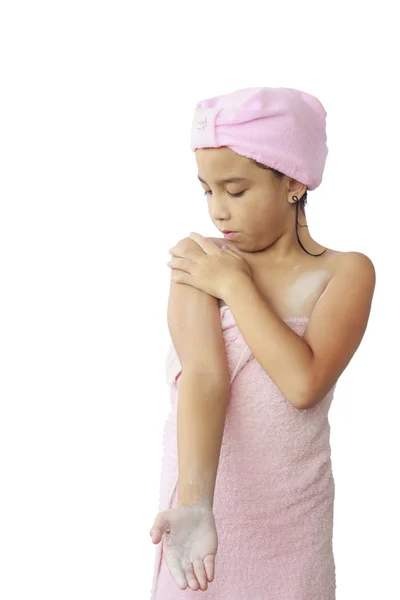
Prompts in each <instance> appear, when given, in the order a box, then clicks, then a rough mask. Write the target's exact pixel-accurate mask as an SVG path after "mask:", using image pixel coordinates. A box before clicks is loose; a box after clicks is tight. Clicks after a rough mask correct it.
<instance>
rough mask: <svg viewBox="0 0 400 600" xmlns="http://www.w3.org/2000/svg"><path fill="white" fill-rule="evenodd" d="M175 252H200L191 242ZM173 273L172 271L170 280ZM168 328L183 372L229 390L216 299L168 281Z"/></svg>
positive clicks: (185, 241) (174, 270) (188, 239)
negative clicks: (217, 382) (199, 375)
mask: <svg viewBox="0 0 400 600" xmlns="http://www.w3.org/2000/svg"><path fill="white" fill-rule="evenodd" d="M174 247H175V248H178V249H182V250H183V251H185V250H188V249H190V250H197V251H198V250H199V249H200V247H199V245H198V244H197V243H196V242H195V241H194V240H192V239H191V238H185V239H183V240H181V241H180V242H179V243H178V244H177V245H176V246H174ZM174 273H176V269H171V276H172V275H173V274H174ZM168 328H169V332H170V335H171V338H172V342H173V344H174V347H175V350H176V352H177V354H178V358H179V361H180V363H181V365H182V370H186V371H187V370H192V371H193V372H196V373H204V374H207V375H208V376H213V377H216V378H218V379H219V380H220V381H221V383H222V384H223V385H228V386H229V371H228V363H227V358H226V352H225V345H224V339H223V334H222V329H221V320H220V311H219V304H218V300H217V298H214V297H213V296H210V295H209V294H206V293H205V292H203V291H202V290H198V289H197V288H194V287H191V286H190V285H183V284H180V283H176V282H175V281H172V280H171V285H170V293H169V299H168Z"/></svg>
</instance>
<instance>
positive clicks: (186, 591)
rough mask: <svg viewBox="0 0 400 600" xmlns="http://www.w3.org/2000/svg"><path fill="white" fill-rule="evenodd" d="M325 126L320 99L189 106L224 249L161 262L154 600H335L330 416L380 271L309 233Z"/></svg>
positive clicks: (262, 98) (297, 94) (186, 246)
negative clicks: (163, 331)
mask: <svg viewBox="0 0 400 600" xmlns="http://www.w3.org/2000/svg"><path fill="white" fill-rule="evenodd" d="M325 127H326V111H325V109H324V108H323V106H322V104H321V103H320V102H319V101H318V100H317V98H315V97H314V96H311V95H310V94H307V93H305V92H301V91H299V90H295V89H288V88H248V89H243V90H238V91H236V92H233V93H231V94H226V95H223V96H220V97H216V98H210V99H207V100H204V101H202V102H200V103H199V104H198V105H197V106H196V111H195V116H194V120H193V127H192V138H191V148H192V150H194V151H195V152H196V161H197V167H198V178H199V180H200V182H201V185H202V186H203V189H204V193H205V195H206V196H207V199H208V210H209V214H210V217H211V219H212V221H213V223H214V224H215V225H216V227H217V228H218V229H219V230H220V231H221V232H222V233H224V237H225V240H224V239H222V238H216V239H207V238H205V237H203V236H201V235H199V234H198V233H194V234H191V235H190V236H189V237H188V238H186V239H184V240H181V241H180V242H179V243H178V244H177V245H176V246H175V247H174V248H173V249H171V250H170V252H171V254H172V259H171V261H170V262H169V263H168V265H169V267H170V268H171V269H172V270H171V275H172V282H171V289H170V298H169V305H168V325H169V330H170V333H171V337H172V341H173V344H172V346H171V351H170V354H169V356H168V362H167V377H168V383H169V384H170V385H171V412H170V415H169V418H168V419H167V422H166V424H165V429H164V460H163V468H162V480H161V493H160V508H159V510H160V512H159V514H158V515H157V517H156V519H155V521H154V523H153V526H152V530H151V532H150V534H151V536H152V541H153V543H154V544H158V546H157V556H156V564H155V570H154V581H153V591H152V599H153V600H177V599H178V598H184V599H187V600H190V599H192V598H195V597H196V598H197V594H198V593H199V591H202V592H203V597H204V598H205V599H208V600H228V599H229V600H289V599H290V600H334V598H335V590H336V578H335V562H334V557H333V552H332V533H333V505H334V489H335V488H334V479H333V475H332V466H331V456H330V439H329V438H330V425H329V421H328V412H329V408H330V405H331V402H332V398H333V392H334V388H335V385H336V382H337V380H338V378H339V377H340V375H341V373H342V372H343V371H344V369H345V368H346V367H347V365H348V364H349V362H350V360H351V358H352V356H353V355H354V353H355V351H356V350H357V348H358V346H359V344H360V342H361V340H362V338H363V335H364V332H365V329H366V326H367V323H368V319H369V314H370V309H371V302H372V297H373V293H374V288H375V269H374V266H373V264H372V262H371V260H370V259H369V258H368V257H367V256H365V255H364V254H361V253H359V252H352V251H350V252H339V251H335V250H332V249H330V248H325V247H324V246H321V245H320V244H318V243H317V242H315V241H314V240H313V239H312V238H311V236H310V233H309V231H308V229H307V222H306V216H305V210H304V207H305V204H306V199H307V192H308V190H314V189H316V188H317V187H318V186H319V185H320V183H321V181H322V174H323V170H324V167H325V162H326V157H327V154H328V148H327V146H326V131H325ZM225 232H234V233H230V234H227V233H225ZM218 303H219V304H218ZM178 398H179V402H178Z"/></svg>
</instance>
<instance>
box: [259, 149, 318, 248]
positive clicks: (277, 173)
mask: <svg viewBox="0 0 400 600" xmlns="http://www.w3.org/2000/svg"><path fill="white" fill-rule="evenodd" d="M250 161H251V162H252V163H254V164H255V165H257V167H260V169H266V170H267V171H272V174H273V175H274V176H275V177H276V178H277V179H282V177H285V174H284V173H281V172H280V171H277V170H276V169H272V168H271V167H267V166H266V165H263V164H262V163H259V162H257V161H256V160H254V159H252V158H251V159H250ZM306 204H307V190H306V191H305V192H304V194H303V195H302V197H301V198H300V200H298V201H297V202H296V237H297V241H298V243H299V244H300V246H301V247H302V249H303V250H304V252H307V254H310V256H321V254H324V252H326V251H327V249H328V248H325V250H324V251H323V252H320V254H312V253H311V252H309V251H308V250H306V249H305V248H304V246H303V244H302V243H301V241H300V238H299V232H298V227H299V225H300V223H299V210H301V211H302V213H303V214H304V216H305V214H306V213H305V205H306ZM300 227H308V226H307V225H300Z"/></svg>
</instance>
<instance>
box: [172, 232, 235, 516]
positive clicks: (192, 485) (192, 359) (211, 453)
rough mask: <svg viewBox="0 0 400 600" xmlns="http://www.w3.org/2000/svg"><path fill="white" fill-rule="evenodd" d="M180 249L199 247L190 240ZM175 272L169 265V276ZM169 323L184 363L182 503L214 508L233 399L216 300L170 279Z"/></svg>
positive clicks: (180, 419)
mask: <svg viewBox="0 0 400 600" xmlns="http://www.w3.org/2000/svg"><path fill="white" fill-rule="evenodd" d="M180 245H184V247H182V250H183V251H185V250H187V249H195V250H199V246H198V244H196V242H195V241H193V240H191V239H188V238H186V239H184V240H182V241H181V242H179V245H178V248H180ZM175 272H176V270H175V269H171V275H173V274H174V273H175ZM168 327H169V331H170V335H171V338H172V341H173V344H174V346H175V350H176V352H177V354H178V358H179V361H180V363H181V366H182V374H181V379H180V382H179V392H178V423H177V430H178V469H179V478H178V505H182V504H189V505H191V504H198V503H200V504H206V505H208V506H210V507H211V508H212V506H213V499H214V489H215V481H216V476H217V470H218V462H219V456H220V450H221V443H222V436H223V431H224V425H225V416H226V409H227V405H228V400H229V388H230V384H229V371H228V364H227V359H226V353H225V346H224V341H223V335H222V330H221V322H220V313H219V306H218V300H217V299H216V298H214V297H213V296H210V295H209V294H206V293H205V292H203V291H201V290H198V289H196V288H193V287H191V286H189V285H182V284H179V283H176V282H174V281H172V280H171V287H170V295H169V300H168Z"/></svg>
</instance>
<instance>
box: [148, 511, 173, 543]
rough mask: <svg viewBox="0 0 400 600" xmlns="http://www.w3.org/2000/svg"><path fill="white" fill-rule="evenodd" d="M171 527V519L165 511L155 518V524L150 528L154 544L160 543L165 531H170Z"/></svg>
mask: <svg viewBox="0 0 400 600" xmlns="http://www.w3.org/2000/svg"><path fill="white" fill-rule="evenodd" d="M170 529H171V525H170V522H169V520H168V519H167V517H166V514H165V512H160V513H158V515H157V516H156V518H155V519H154V523H153V526H152V528H151V530H150V535H151V537H152V541H153V543H154V544H158V542H159V541H160V540H161V537H162V535H163V533H165V532H169V531H170Z"/></svg>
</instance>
